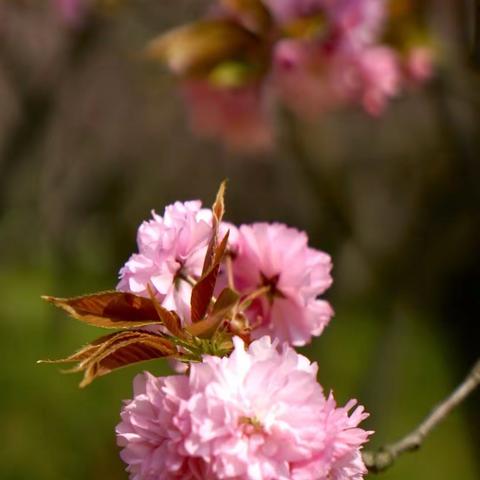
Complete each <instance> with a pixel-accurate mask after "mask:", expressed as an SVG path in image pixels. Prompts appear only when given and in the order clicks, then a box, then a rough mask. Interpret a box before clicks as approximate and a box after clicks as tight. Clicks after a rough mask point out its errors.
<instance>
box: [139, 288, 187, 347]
mask: <svg viewBox="0 0 480 480" xmlns="http://www.w3.org/2000/svg"><path fill="white" fill-rule="evenodd" d="M147 290H148V294H149V295H150V300H151V301H152V304H153V306H154V307H155V310H156V312H157V315H158V317H159V318H160V319H161V320H162V323H163V325H165V327H166V328H167V330H168V331H169V332H170V333H171V334H172V335H173V336H175V337H178V338H183V336H184V335H183V331H182V327H181V321H180V317H179V316H178V315H177V314H176V312H174V311H169V310H167V309H166V308H163V307H162V306H161V305H160V303H158V300H157V299H156V298H155V294H154V293H153V290H152V287H151V286H150V284H149V283H148V284H147Z"/></svg>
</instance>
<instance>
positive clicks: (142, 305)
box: [42, 291, 161, 328]
mask: <svg viewBox="0 0 480 480" xmlns="http://www.w3.org/2000/svg"><path fill="white" fill-rule="evenodd" d="M42 298H43V299H44V300H46V301H47V302H50V303H53V304H54V305H55V306H57V307H59V308H62V309H63V310H65V311H66V312H67V313H68V314H69V315H71V316H72V317H74V318H76V319H77V320H80V321H82V322H85V323H88V324H90V325H95V326H96V327H102V328H132V327H140V326H144V325H154V324H158V323H161V321H160V320H159V315H158V312H157V309H156V308H155V305H154V304H153V302H152V301H151V300H150V299H148V298H144V297H139V296H137V295H134V294H133V293H126V292H116V291H110V292H100V293H94V294H91V295H84V296H81V297H74V298H56V297H48V296H44V297H42Z"/></svg>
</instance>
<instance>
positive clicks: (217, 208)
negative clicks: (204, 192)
mask: <svg viewBox="0 0 480 480" xmlns="http://www.w3.org/2000/svg"><path fill="white" fill-rule="evenodd" d="M226 188H227V182H226V180H224V181H223V182H222V183H221V184H220V187H219V189H218V192H217V195H216V197H215V201H214V202H213V205H212V212H213V216H214V221H215V223H216V226H218V225H219V224H220V222H221V221H222V219H223V215H224V214H225V190H226Z"/></svg>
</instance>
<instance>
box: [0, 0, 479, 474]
mask: <svg viewBox="0 0 480 480" xmlns="http://www.w3.org/2000/svg"><path fill="white" fill-rule="evenodd" d="M423 3H424V7H425V6H426V12H427V13H428V22H429V26H430V29H431V32H432V35H434V36H435V38H436V42H437V44H438V45H440V46H441V48H440V52H441V55H440V58H439V65H438V67H437V73H436V75H435V78H434V79H433V80H432V82H430V84H429V85H428V87H427V88H424V89H422V90H420V91H412V92H409V93H407V94H405V95H403V96H402V97H401V98H398V99H397V100H396V101H395V102H393V103H392V104H391V105H390V107H389V109H388V111H387V112H386V114H385V115H384V116H382V117H381V118H380V119H371V118H369V117H367V116H366V115H365V114H364V113H361V112H359V111H356V110H353V109H352V110H344V111H341V112H336V113H331V114H328V115H327V116H325V117H324V118H321V119H318V121H316V122H314V123H311V124H303V123H295V122H294V121H292V119H291V118H289V117H282V116H279V118H278V122H279V128H280V130H281V132H282V134H281V136H280V138H279V139H278V143H277V147H276V149H275V150H274V151H272V152H270V153H266V154H262V155H257V156H252V155H249V156H243V155H241V154H237V153H234V152H231V151H226V150H225V149H223V148H222V147H221V146H219V145H217V144H215V143H206V142H204V141H201V140H198V139H196V138H195V137H193V136H192V135H191V134H190V132H189V130H188V128H187V126H186V122H185V116H184V113H183V110H182V108H181V102H180V101H179V98H177V97H176V96H175V94H174V92H175V85H174V82H173V81H172V79H171V78H170V77H169V76H168V75H167V74H166V73H165V72H164V71H162V70H161V69H159V68H158V67H156V66H151V65H146V64H145V63H143V62H142V59H141V55H140V54H139V52H140V51H141V50H142V48H143V46H144V45H145V42H147V41H148V40H149V39H150V38H152V37H153V36H155V35H156V34H158V33H159V32H161V31H163V30H164V29H166V28H169V27H172V26H174V25H176V24H179V23H184V22H185V21H186V20H191V19H194V18H196V16H197V15H198V14H199V12H202V11H203V10H204V8H205V6H206V4H207V2H205V1H196V2H193V1H192V0H177V1H176V2H174V3H173V4H167V3H166V2H156V1H151V0H136V1H132V2H129V1H127V0H124V1H122V2H120V1H118V2H102V5H101V8H99V9H96V10H95V11H93V10H92V11H91V13H89V14H88V15H87V17H86V18H85V19H84V21H83V22H82V23H81V24H79V25H76V26H72V25H70V26H69V25H66V24H65V23H63V22H62V21H61V19H60V18H59V17H58V15H56V13H55V11H54V9H53V3H52V2H49V1H46V0H44V1H38V0H0V265H1V268H0V292H1V297H2V313H1V321H0V351H1V352H2V364H1V368H0V385H1V386H2V395H1V396H0V424H1V425H2V431H3V435H2V437H3V441H2V442H1V445H0V465H1V466H0V477H1V478H2V479H5V480H17V479H18V480H23V479H26V478H28V479H30V480H44V479H45V480H47V479H48V480H57V479H58V480H76V479H86V478H88V479H92V480H95V479H102V480H108V479H118V478H126V477H127V476H126V474H125V473H124V472H123V465H122V463H121V461H120V459H119V458H118V449H117V447H116V446H115V441H114V434H113V428H114V426H115V425H116V423H117V422H118V412H119V407H120V404H121V400H122V399H125V398H129V396H130V394H131V379H132V377H133V375H134V374H135V372H138V371H142V370H143V369H145V368H148V369H150V370H152V371H153V372H157V373H160V372H166V371H167V370H166V366H165V365H163V364H162V363H161V362H153V363H150V364H148V365H141V366H139V367H134V368H128V369H125V370H123V371H121V372H118V373H114V374H112V375H111V376H109V377H106V378H103V379H101V380H99V381H98V382H95V383H94V385H92V386H91V387H89V388H87V389H86V390H78V389H77V383H78V382H79V380H80V378H78V377H75V376H61V375H59V373H58V371H57V370H58V369H57V368H56V367H48V366H37V365H35V361H36V360H37V359H39V358H48V357H50V358H54V357H61V356H64V355H65V354H67V353H69V352H71V351H73V350H74V349H75V348H77V347H78V345H80V344H82V343H85V342H87V341H88V340H90V339H92V338H94V337H95V336H96V333H97V332H95V331H93V330H92V328H89V327H86V326H84V325H80V324H77V323H76V322H75V321H73V320H69V319H67V318H66V317H65V316H63V315H62V314H58V313H57V312H55V311H54V309H53V308H51V307H49V306H46V305H43V304H42V303H41V301H40V299H39V296H40V295H41V294H45V293H49V294H54V295H58V296H69V295H76V294H81V293H87V292H93V291H96V290H102V289H109V288H112V287H114V286H115V284H116V278H117V272H118V269H119V267H120V266H121V265H122V263H123V262H124V261H125V260H126V259H127V257H128V256H129V254H130V253H131V252H133V251H134V250H135V248H136V246H135V232H136V228H137V226H138V225H139V223H140V222H141V221H142V220H143V219H145V218H147V217H148V216H149V212H150V210H151V209H152V208H155V209H157V210H158V211H160V212H161V211H162V210H163V207H164V205H165V204H167V203H169V202H172V201H174V200H177V199H182V200H186V199H194V198H201V199H203V200H204V201H205V203H207V204H208V203H210V202H211V201H212V199H213V195H214V192H215V191H216V188H217V186H218V184H219V182H220V181H221V180H222V179H223V178H225V177H226V178H228V179H229V180H230V181H229V189H228V195H227V202H228V203H227V209H228V210H227V218H228V219H229V220H231V221H233V222H235V223H241V222H253V221H261V220H267V221H282V222H286V223H288V224H289V225H292V226H296V227H298V228H301V229H305V230H307V231H308V232H309V235H310V238H311V243H312V244H313V245H314V246H315V247H317V248H321V249H323V250H326V251H328V252H329V253H331V254H332V255H333V259H334V265H335V270H334V279H335V282H334V286H333V287H332V289H331V290H330V291H329V294H328V297H329V299H330V300H331V302H332V303H333V305H334V306H335V308H336V316H335V318H334V320H333V321H332V323H331V325H330V326H329V327H328V329H327V331H326V333H325V334H324V335H323V336H322V337H321V338H320V339H318V340H316V341H315V342H314V344H313V345H312V346H310V347H308V349H306V351H307V352H308V354H309V356H310V357H311V358H313V359H315V360H317V361H318V362H319V364H320V380H321V382H322V384H324V386H325V388H326V389H330V388H331V389H333V390H334V391H335V394H336V396H337V398H338V400H339V402H340V403H342V402H344V401H346V400H347V399H348V398H350V397H352V396H356V397H358V398H359V400H360V401H361V402H362V403H364V404H365V405H366V406H367V410H368V411H370V412H371V413H372V414H371V418H370V419H369V420H368V424H369V427H371V428H373V429H375V430H376V432H377V433H376V435H375V436H374V439H373V443H374V444H375V445H380V444H382V443H384V442H386V441H391V440H394V439H395V438H397V437H398V436H400V435H402V434H404V433H406V432H407V431H409V429H411V428H412V427H413V426H414V425H416V423H417V422H418V421H419V420H420V419H421V417H422V416H423V415H424V414H425V413H427V411H428V410H429V409H430V407H431V406H432V405H433V404H434V403H435V402H436V401H438V400H440V399H441V398H442V397H443V396H445V395H446V394H447V393H448V392H449V391H450V390H451V389H452V388H453V387H454V386H455V385H456V384H457V383H458V382H459V381H460V380H461V379H462V378H463V375H464V374H465V373H466V371H467V369H468V368H469V366H470V365H471V364H472V363H473V361H474V359H475V358H476V357H477V356H478V354H479V350H480V348H479V345H480V335H479V333H480V332H479V320H478V311H479V309H480V308H479V307H480V295H479V293H478V290H479V287H480V250H479V248H478V246H479V244H480V243H479V242H480V215H479V213H480V212H479V205H480V203H479V196H480V188H479V183H480V162H479V152H480V73H479V72H480V70H479V67H478V65H477V66H476V65H475V55H476V56H477V60H478V55H479V53H478V50H477V51H476V52H475V49H474V47H475V41H474V38H475V24H474V23H475V22H474V18H475V16H474V8H475V3H476V2H469V1H468V2H467V1H454V0H432V1H430V2H423ZM478 8H479V7H478V6H477V9H478ZM477 21H478V19H477ZM476 35H477V37H478V32H477V34H476ZM477 39H478V38H477ZM477 48H478V46H477ZM479 398H480V397H479V395H478V393H477V394H476V395H474V396H473V397H472V398H471V399H470V400H469V401H468V402H467V403H466V404H465V405H464V406H463V407H462V408H461V409H459V410H458V412H456V413H455V414H454V415H452V416H451V417H450V418H448V419H447V420H446V422H445V423H444V424H443V425H442V426H441V427H439V429H438V430H436V431H435V432H434V433H433V434H432V435H431V437H430V438H428V440H427V441H426V442H425V445H424V447H423V448H422V450H421V451H420V452H419V453H416V454H412V455H406V456H404V457H403V458H401V459H400V460H399V461H398V464H397V465H395V466H394V467H393V468H392V469H391V470H390V471H388V472H387V473H385V474H383V476H382V477H380V478H384V479H385V480H400V479H405V478H409V479H412V480H414V479H421V480H429V479H432V480H433V479H434V480H451V479H452V478H458V479H461V480H476V479H478V478H480V464H479V458H480V455H479V453H480V434H479V432H480V428H479V427H480V415H479V410H478V401H479Z"/></svg>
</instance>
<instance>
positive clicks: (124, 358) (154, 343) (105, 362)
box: [46, 330, 177, 387]
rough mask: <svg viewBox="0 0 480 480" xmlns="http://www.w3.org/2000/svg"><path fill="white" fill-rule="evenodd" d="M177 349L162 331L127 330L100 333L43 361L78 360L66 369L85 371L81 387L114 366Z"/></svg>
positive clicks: (156, 356)
mask: <svg viewBox="0 0 480 480" xmlns="http://www.w3.org/2000/svg"><path fill="white" fill-rule="evenodd" d="M176 353H177V350H176V347H175V346H174V345H173V343H172V342H170V341H169V340H168V339H166V338H165V337H163V336H161V335H157V334H155V333H151V332H145V331H142V330H129V331H122V332H116V333H113V334H111V335H106V336H103V337H100V338H99V339H97V340H95V341H94V342H92V343H91V344H90V345H87V346H86V347H84V348H82V349H81V350H79V351H78V352H76V353H74V354H73V355H71V356H70V357H67V358H64V359H59V360H47V361H46V363H69V362H77V363H78V364H77V365H76V366H75V367H73V368H72V369H70V370H68V371H69V372H79V371H84V377H83V380H82V382H81V383H80V386H81V387H84V386H86V385H88V384H89V383H91V382H92V380H94V379H95V378H96V377H99V376H101V375H106V374H107V373H110V372H111V371H112V370H116V369H117V368H121V367H125V366H127V365H130V364H132V363H138V362H143V361H146V360H151V359H154V358H162V357H169V356H173V355H175V354H176Z"/></svg>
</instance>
